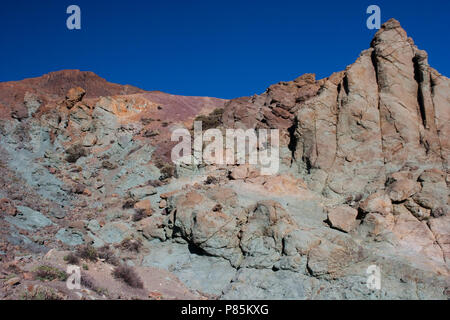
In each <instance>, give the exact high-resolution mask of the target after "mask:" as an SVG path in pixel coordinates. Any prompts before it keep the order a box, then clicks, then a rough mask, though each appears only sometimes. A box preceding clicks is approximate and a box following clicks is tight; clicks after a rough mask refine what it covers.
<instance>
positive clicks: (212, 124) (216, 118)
mask: <svg viewBox="0 0 450 320" xmlns="http://www.w3.org/2000/svg"><path fill="white" fill-rule="evenodd" d="M222 115H223V109H222V108H218V109H215V110H214V111H213V112H211V113H210V114H208V115H206V116H204V115H200V116H197V117H196V118H195V121H201V122H202V130H208V129H212V128H218V127H219V126H220V125H221V124H222Z"/></svg>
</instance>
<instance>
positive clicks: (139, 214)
mask: <svg viewBox="0 0 450 320" xmlns="http://www.w3.org/2000/svg"><path fill="white" fill-rule="evenodd" d="M146 216H147V214H146V213H145V209H136V212H135V213H134V214H133V221H134V222H137V221H141V220H142V219H144V218H145V217H146Z"/></svg>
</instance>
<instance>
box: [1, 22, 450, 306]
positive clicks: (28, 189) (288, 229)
mask: <svg viewBox="0 0 450 320" xmlns="http://www.w3.org/2000/svg"><path fill="white" fill-rule="evenodd" d="M449 89H450V80H449V79H448V78H446V77H444V76H442V75H440V74H438V73H437V71H435V70H433V69H432V68H431V67H430V66H429V65H428V62H427V54H426V53H425V52H424V51H421V50H419V49H418V48H417V47H416V46H415V45H414V43H413V41H412V40H411V39H410V38H408V37H407V35H406V32H405V31H404V30H403V29H402V28H401V27H400V24H399V23H398V22H397V21H396V20H393V19H392V20H389V21H388V22H386V23H385V24H384V25H383V26H382V28H381V29H380V30H379V31H378V32H377V34H376V35H375V38H374V39H373V41H372V43H371V47H370V48H369V49H368V50H365V51H363V52H362V53H361V55H360V56H359V58H358V59H357V60H356V61H355V63H353V64H352V65H350V66H348V67H347V68H346V69H345V70H344V71H341V72H337V73H334V74H332V75H331V76H330V77H327V78H325V79H321V80H316V79H315V76H314V75H313V74H305V75H303V76H300V77H298V78H297V79H295V80H293V81H288V82H281V83H278V84H274V85H272V86H270V87H269V88H268V89H267V90H266V92H264V93H262V94H260V95H255V96H252V97H242V98H237V99H233V100H230V101H226V100H222V99H215V98H204V97H182V96H175V95H169V94H165V93H162V92H157V91H154V92H146V91H143V90H140V89H138V88H134V87H131V86H122V85H117V84H112V83H108V82H106V80H104V79H101V78H99V77H98V76H96V75H95V74H93V73H90V72H81V71H73V70H72V71H70V70H68V71H61V72H56V73H51V74H48V75H45V76H42V77H39V78H34V79H27V80H23V81H18V82H7V83H0V124H1V125H0V186H1V188H0V220H1V223H0V262H3V261H6V262H7V263H9V262H12V261H18V260H17V259H16V258H17V257H16V255H17V253H18V252H20V253H21V254H23V253H25V252H29V253H30V254H32V255H30V258H27V259H29V260H27V261H22V260H20V259H22V258H23V257H20V259H19V260H20V261H22V262H20V263H19V264H20V265H21V267H28V268H31V267H32V266H34V265H33V264H34V259H35V258H36V257H37V258H36V259H38V260H39V259H41V258H40V257H39V255H42V254H43V253H45V252H48V251H49V250H50V249H55V250H51V251H50V252H49V253H48V254H47V255H46V256H53V255H55V254H56V255H58V254H59V252H60V250H65V251H67V252H69V251H73V252H77V251H78V250H81V249H83V248H86V247H85V246H92V247H88V249H89V250H90V252H91V253H92V252H95V251H96V250H97V251H98V252H100V253H101V255H100V254H98V258H97V261H89V263H90V265H92V266H93V270H97V269H98V270H101V271H102V272H103V273H104V272H109V271H108V270H110V269H111V268H112V266H111V265H110V264H117V263H122V264H126V265H130V266H135V267H136V269H137V270H138V273H140V275H142V277H143V282H144V287H145V288H146V289H148V290H150V294H149V295H148V296H149V297H150V298H154V297H158V298H160V297H161V294H160V293H158V292H159V291H158V292H156V291H154V290H153V289H154V288H153V287H152V286H154V285H155V283H157V285H158V286H160V284H161V286H162V288H160V287H158V290H162V292H164V294H168V295H170V292H171V288H170V287H168V286H171V285H174V284H176V287H177V288H178V287H179V288H183V290H185V289H184V288H185V286H186V287H188V288H189V290H193V291H194V292H188V291H184V293H186V294H187V296H188V297H196V298H199V297H209V298H214V299H216V298H222V299H241V298H252V299H255V298H260V299H267V298H270V299H335V298H337V299H349V298H351V299H446V298H448V287H449V286H450V283H449V261H450V260H449V259H450V240H449V234H450V230H449V225H450V223H449V222H450V221H449V217H450V215H449V214H448V211H449V192H448V190H449V189H448V186H449V171H448V159H449V149H450V146H449V142H448V141H449V140H450V139H449V133H450V132H449V130H450V129H449V128H450V126H449V120H450V114H449V110H450V109H449V106H450V96H449V94H450V90H449ZM195 119H196V120H204V121H206V123H205V127H204V129H206V128H212V127H214V126H216V125H219V129H227V128H241V129H248V128H255V129H260V128H261V129H262V128H264V129H271V128H273V129H279V130H280V154H279V155H280V170H279V172H278V173H277V174H276V175H269V176H262V175H260V173H259V170H257V168H256V167H255V166H253V165H246V164H240V165H214V164H201V165H185V166H182V165H174V164H173V163H171V162H170V151H171V149H172V146H173V145H174V142H172V141H171V139H170V138H171V132H172V130H174V129H176V128H180V127H183V126H184V127H187V128H188V129H191V128H192V124H193V121H194V120H195ZM100 256H101V257H100ZM24 259H25V258H24ZM43 260H45V259H43ZM56 260H58V263H61V261H59V260H62V259H56ZM56 260H55V261H54V262H55V263H56V262H57V261H56ZM94 260H95V259H94ZM84 262H86V261H83V263H84ZM63 263H64V262H63ZM373 265H376V266H378V267H380V268H381V270H382V277H383V278H382V288H381V289H380V290H371V289H370V288H368V287H367V286H366V279H367V270H368V267H369V266H373ZM1 268H2V264H1V263H0V269H1ZM149 270H150V271H151V276H150V275H149V274H148V272H149ZM0 275H1V274H0ZM92 275H93V276H95V277H98V279H101V280H102V279H103V280H104V281H106V283H107V284H108V285H110V282H111V281H113V282H114V281H115V280H114V279H113V278H112V277H111V275H109V274H108V276H105V275H104V274H102V273H97V274H96V273H95V272H92ZM160 275H161V279H160V278H159V276H160ZM163 276H164V277H165V278H166V280H164V281H163V280H162V278H163ZM27 277H29V276H27ZM167 277H169V278H170V279H172V278H177V280H176V281H172V280H170V281H168V280H167V279H168V278H167ZM25 278H26V277H25V275H24V276H22V275H20V274H15V275H14V277H13V279H14V281H12V282H11V283H13V284H11V283H6V287H8V288H10V287H12V286H17V287H20V285H19V284H22V283H23V284H26V283H27V281H28V280H27V279H25ZM17 281H18V282H17ZM155 281H157V282H155ZM181 282H182V283H183V285H182V286H181V285H180V286H179V285H178V284H179V283H181ZM165 286H166V287H165ZM109 288H114V286H113V285H111V286H109ZM2 290H3V289H0V294H2ZM180 290H181V289H180ZM186 290H187V289H186ZM113 291H114V290H113ZM114 292H116V291H114ZM126 292H128V291H126ZM128 293H129V292H128ZM128 293H127V294H128ZM8 294H9V293H8ZM91 296H93V297H94V296H95V297H96V298H98V297H99V295H95V294H93V295H91ZM126 296H127V297H128V295H126ZM138 296H139V298H142V297H143V296H144V297H147V294H146V293H145V294H142V292H140V293H139V295H138ZM175 296H176V297H180V296H184V294H183V295H181V294H180V292H177V293H176V294H175ZM0 297H1V295H0ZM109 297H116V296H115V295H113V296H109Z"/></svg>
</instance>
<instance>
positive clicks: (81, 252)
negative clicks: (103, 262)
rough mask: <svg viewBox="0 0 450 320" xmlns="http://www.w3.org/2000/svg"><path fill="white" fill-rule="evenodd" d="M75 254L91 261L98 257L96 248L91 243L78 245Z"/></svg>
mask: <svg viewBox="0 0 450 320" xmlns="http://www.w3.org/2000/svg"><path fill="white" fill-rule="evenodd" d="M76 255H77V256H78V257H80V258H81V259H85V260H88V261H93V262H95V261H97V258H98V253H97V250H96V249H95V248H94V247H93V246H91V245H85V246H81V247H78V249H77V252H76Z"/></svg>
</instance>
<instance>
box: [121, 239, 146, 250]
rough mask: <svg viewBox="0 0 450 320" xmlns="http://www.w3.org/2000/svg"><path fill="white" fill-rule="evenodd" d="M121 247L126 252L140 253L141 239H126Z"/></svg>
mask: <svg viewBox="0 0 450 320" xmlns="http://www.w3.org/2000/svg"><path fill="white" fill-rule="evenodd" d="M120 247H121V248H122V249H124V250H128V251H134V252H139V251H140V250H141V247H142V241H141V239H137V240H136V239H125V240H123V241H122V242H121V243H120Z"/></svg>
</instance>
